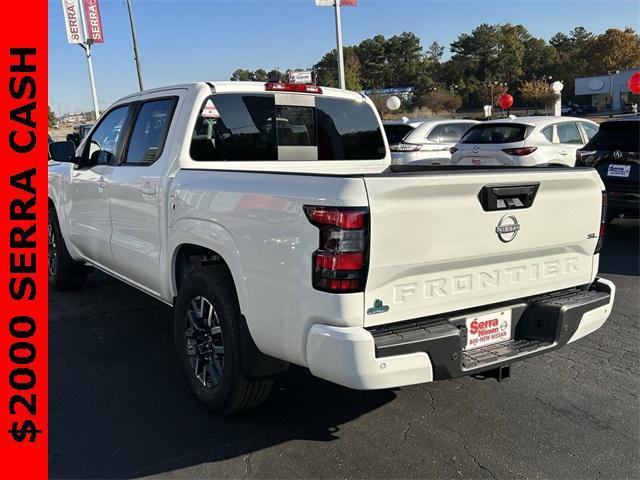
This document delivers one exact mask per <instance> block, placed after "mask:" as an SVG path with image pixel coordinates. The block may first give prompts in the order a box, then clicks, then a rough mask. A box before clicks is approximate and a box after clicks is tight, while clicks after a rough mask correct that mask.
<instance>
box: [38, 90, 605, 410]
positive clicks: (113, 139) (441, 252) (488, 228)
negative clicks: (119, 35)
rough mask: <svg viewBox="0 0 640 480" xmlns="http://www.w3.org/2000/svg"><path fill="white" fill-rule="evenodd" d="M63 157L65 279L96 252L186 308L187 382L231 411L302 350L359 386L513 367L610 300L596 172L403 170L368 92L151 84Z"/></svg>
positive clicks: (60, 275) (585, 326)
mask: <svg viewBox="0 0 640 480" xmlns="http://www.w3.org/2000/svg"><path fill="white" fill-rule="evenodd" d="M50 154H51V156H52V158H53V160H54V161H52V162H51V163H50V166H49V281H50V285H51V287H52V288H55V289H60V290H64V289H69V288H72V287H78V286H80V285H81V284H82V282H83V281H84V279H85V277H86V274H87V266H93V267H95V268H98V269H100V270H102V271H104V272H106V273H108V274H110V275H112V276H114V277H116V278H118V279H120V280H122V281H124V282H126V283H128V284H130V285H132V286H134V287H136V288H138V289H140V290H142V291H144V292H146V293H148V294H149V295H151V296H153V297H155V298H157V299H158V300H160V301H163V302H165V303H167V304H169V305H172V306H173V307H174V309H175V342H176V347H177V351H178V355H179V358H180V361H181V363H182V365H183V367H184V372H185V375H186V378H187V382H188V384H189V385H190V387H191V389H192V391H193V393H194V394H195V396H196V397H197V398H198V400H200V401H201V402H202V403H204V404H205V405H206V406H208V407H209V408H211V409H213V410H217V411H219V412H222V413H229V412H234V411H238V410H242V409H246V408H249V407H253V406H255V405H258V404H260V403H261V402H262V401H263V400H264V399H265V398H266V397H267V395H268V394H269V391H270V389H271V386H272V384H273V381H274V376H275V375H276V374H279V373H282V372H283V371H284V370H286V369H287V368H288V365H289V364H290V363H293V364H297V365H302V366H305V367H308V368H309V369H310V371H311V372H312V373H313V374H314V375H316V376H318V377H320V378H323V379H326V380H329V381H332V382H335V383H338V384H341V385H345V386H347V387H351V388H357V389H379V388H390V387H398V386H403V385H410V384H416V383H421V382H431V381H433V380H438V379H447V378H454V377H459V376H463V375H474V376H475V375H477V376H485V377H486V376H496V377H498V378H499V379H502V378H506V377H508V375H509V365H510V364H512V363H513V362H515V361H517V360H521V359H524V358H528V357H530V356H533V355H537V354H540V353H544V352H550V351H553V350H555V349H558V348H561V347H563V346H565V345H566V344H568V343H570V342H573V341H575V340H577V339H579V338H581V337H583V336H585V335H587V334H589V333H591V332H593V331H594V330H596V329H598V328H599V327H600V326H602V324H603V323H604V322H605V320H606V319H607V318H608V316H609V314H610V313H611V308H612V305H613V298H614V290H615V287H614V285H613V284H612V283H611V282H609V281H607V280H604V279H601V278H598V277H597V272H598V251H599V249H600V246H601V245H602V240H603V234H604V226H605V219H606V214H605V207H606V206H605V205H603V199H605V198H606V197H604V196H603V192H602V190H603V185H602V183H601V181H600V177H599V176H598V173H597V172H596V171H595V170H593V169H588V168H574V169H570V168H552V167H528V168H527V167H521V168H507V167H476V166H468V167H451V166H449V167H428V166H427V167H425V166H413V167H412V166H392V165H391V161H390V155H389V146H388V143H387V140H386V138H385V136H384V133H383V129H382V124H381V121H380V118H379V116H378V114H377V112H376V110H375V108H374V107H373V104H372V103H371V101H370V100H369V99H368V98H366V97H365V96H362V95H359V94H357V93H353V92H347V91H343V90H335V89H330V88H321V87H316V86H313V85H300V84H293V85H292V84H283V83H267V84H262V83H243V82H219V83H209V82H203V83H197V84H191V85H181V86H173V87H167V88H159V89H154V90H148V91H144V92H141V93H136V94H133V95H130V96H127V97H125V98H122V99H121V100H119V101H118V102H116V103H115V104H114V105H113V106H112V107H111V108H109V109H108V110H107V111H106V112H105V113H104V114H103V115H102V116H101V118H100V119H99V121H98V122H97V124H96V125H95V126H94V127H93V129H92V131H91V132H90V133H89V134H88V135H87V136H86V137H85V138H84V140H83V141H82V143H81V144H80V145H79V147H78V148H77V149H75V147H74V146H73V145H72V144H70V143H68V142H57V143H53V144H51V146H50ZM96 295H99V292H96ZM123 301H126V300H125V299H123Z"/></svg>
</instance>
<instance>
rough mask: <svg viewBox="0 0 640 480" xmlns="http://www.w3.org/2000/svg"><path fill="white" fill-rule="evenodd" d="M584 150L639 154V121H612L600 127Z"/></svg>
mask: <svg viewBox="0 0 640 480" xmlns="http://www.w3.org/2000/svg"><path fill="white" fill-rule="evenodd" d="M584 150H587V151H588V150H622V151H624V152H640V121H614V122H605V123H603V124H602V125H600V129H599V130H598V133H596V134H595V136H594V137H593V138H592V139H591V140H590V141H589V143H587V144H586V145H585V146H584Z"/></svg>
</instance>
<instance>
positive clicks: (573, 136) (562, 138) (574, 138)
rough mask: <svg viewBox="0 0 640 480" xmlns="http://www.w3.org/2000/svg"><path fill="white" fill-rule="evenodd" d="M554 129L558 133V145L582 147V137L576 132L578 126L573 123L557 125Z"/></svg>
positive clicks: (578, 131)
mask: <svg viewBox="0 0 640 480" xmlns="http://www.w3.org/2000/svg"><path fill="white" fill-rule="evenodd" d="M556 129H557V132H558V141H559V142H560V143H569V144H575V145H582V144H583V143H584V142H583V141H582V136H581V135H580V130H578V125H576V123H575V122H565V123H558V124H557V125H556Z"/></svg>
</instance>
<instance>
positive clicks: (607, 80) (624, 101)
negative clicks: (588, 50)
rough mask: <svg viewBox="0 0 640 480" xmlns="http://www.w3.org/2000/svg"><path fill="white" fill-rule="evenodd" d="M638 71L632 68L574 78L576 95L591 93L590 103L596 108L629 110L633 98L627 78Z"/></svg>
mask: <svg viewBox="0 0 640 480" xmlns="http://www.w3.org/2000/svg"><path fill="white" fill-rule="evenodd" d="M638 71H640V68H632V69H630V70H621V71H619V72H618V73H614V72H610V73H605V74H603V75H598V76H596V77H583V78H576V84H575V92H576V95H591V105H592V106H594V107H596V108H597V109H598V110H607V109H611V108H612V106H613V111H615V112H622V111H624V112H630V111H631V105H632V104H633V103H634V100H633V99H632V96H633V94H632V93H631V92H630V91H629V85H628V84H629V78H631V75H633V74H634V73H636V72H638ZM612 100H613V102H612Z"/></svg>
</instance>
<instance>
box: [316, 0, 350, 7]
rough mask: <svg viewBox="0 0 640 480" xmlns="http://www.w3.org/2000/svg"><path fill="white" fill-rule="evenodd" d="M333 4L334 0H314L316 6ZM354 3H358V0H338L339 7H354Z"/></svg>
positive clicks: (330, 5) (331, 5)
mask: <svg viewBox="0 0 640 480" xmlns="http://www.w3.org/2000/svg"><path fill="white" fill-rule="evenodd" d="M335 4H336V2H335V0H316V7H333V6H334V5H335ZM356 5H358V0H340V6H341V7H355V6H356Z"/></svg>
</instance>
